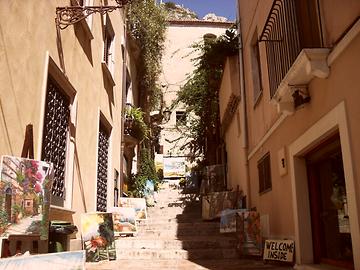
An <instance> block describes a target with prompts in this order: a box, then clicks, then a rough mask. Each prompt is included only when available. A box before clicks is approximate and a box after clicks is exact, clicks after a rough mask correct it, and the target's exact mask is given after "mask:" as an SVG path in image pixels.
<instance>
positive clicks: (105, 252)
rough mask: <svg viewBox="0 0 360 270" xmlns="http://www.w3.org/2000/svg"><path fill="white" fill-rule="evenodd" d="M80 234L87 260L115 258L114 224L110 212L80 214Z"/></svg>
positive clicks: (97, 260)
mask: <svg viewBox="0 0 360 270" xmlns="http://www.w3.org/2000/svg"><path fill="white" fill-rule="evenodd" d="M81 235H82V240H83V245H84V249H85V251H86V261H87V262H99V261H105V260H116V249H115V238H114V225H113V218H112V214H111V213H103V212H97V213H87V214H82V215H81Z"/></svg>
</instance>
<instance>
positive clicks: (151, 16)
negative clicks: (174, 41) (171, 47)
mask: <svg viewBox="0 0 360 270" xmlns="http://www.w3.org/2000/svg"><path fill="white" fill-rule="evenodd" d="M128 29H129V32H130V34H131V36H132V37H133V38H134V39H135V40H136V41H137V44H138V46H139V48H140V59H139V61H138V68H139V82H140V85H139V90H140V93H141V94H142V98H141V100H142V101H143V102H145V103H147V104H142V105H143V107H149V109H151V108H153V107H154V106H155V104H156V103H159V102H158V100H157V99H156V98H157V97H158V95H154V93H155V92H156V91H157V90H156V89H157V88H158V87H157V79H158V76H159V74H160V72H161V58H162V52H163V49H164V46H163V43H164V41H165V29H166V15H165V11H164V9H162V8H161V7H160V6H158V5H156V3H155V1H154V0H133V1H131V2H130V4H129V9H128Z"/></svg>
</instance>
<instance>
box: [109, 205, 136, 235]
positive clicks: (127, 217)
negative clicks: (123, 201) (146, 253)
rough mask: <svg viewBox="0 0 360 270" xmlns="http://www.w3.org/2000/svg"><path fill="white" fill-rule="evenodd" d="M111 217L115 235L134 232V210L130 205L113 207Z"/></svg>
mask: <svg viewBox="0 0 360 270" xmlns="http://www.w3.org/2000/svg"><path fill="white" fill-rule="evenodd" d="M111 212H112V217H113V223H114V233H115V236H119V235H122V234H133V233H136V231H137V228H136V219H135V217H136V212H135V209H134V208H132V207H113V208H112V210H111Z"/></svg>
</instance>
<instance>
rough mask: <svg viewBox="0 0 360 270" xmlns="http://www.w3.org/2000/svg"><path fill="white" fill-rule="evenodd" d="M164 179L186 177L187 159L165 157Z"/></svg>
mask: <svg viewBox="0 0 360 270" xmlns="http://www.w3.org/2000/svg"><path fill="white" fill-rule="evenodd" d="M163 164H164V178H179V177H185V172H186V165H185V164H186V161H185V157H164V163H163Z"/></svg>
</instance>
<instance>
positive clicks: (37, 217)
mask: <svg viewBox="0 0 360 270" xmlns="http://www.w3.org/2000/svg"><path fill="white" fill-rule="evenodd" d="M0 171H1V181H0V236H1V237H8V236H9V235H31V236H39V239H40V240H47V239H48V235H49V208H50V193H51V186H52V179H53V166H52V164H51V163H48V162H44V161H38V160H33V159H26V158H19V157H12V156H2V158H1V168H0Z"/></svg>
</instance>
